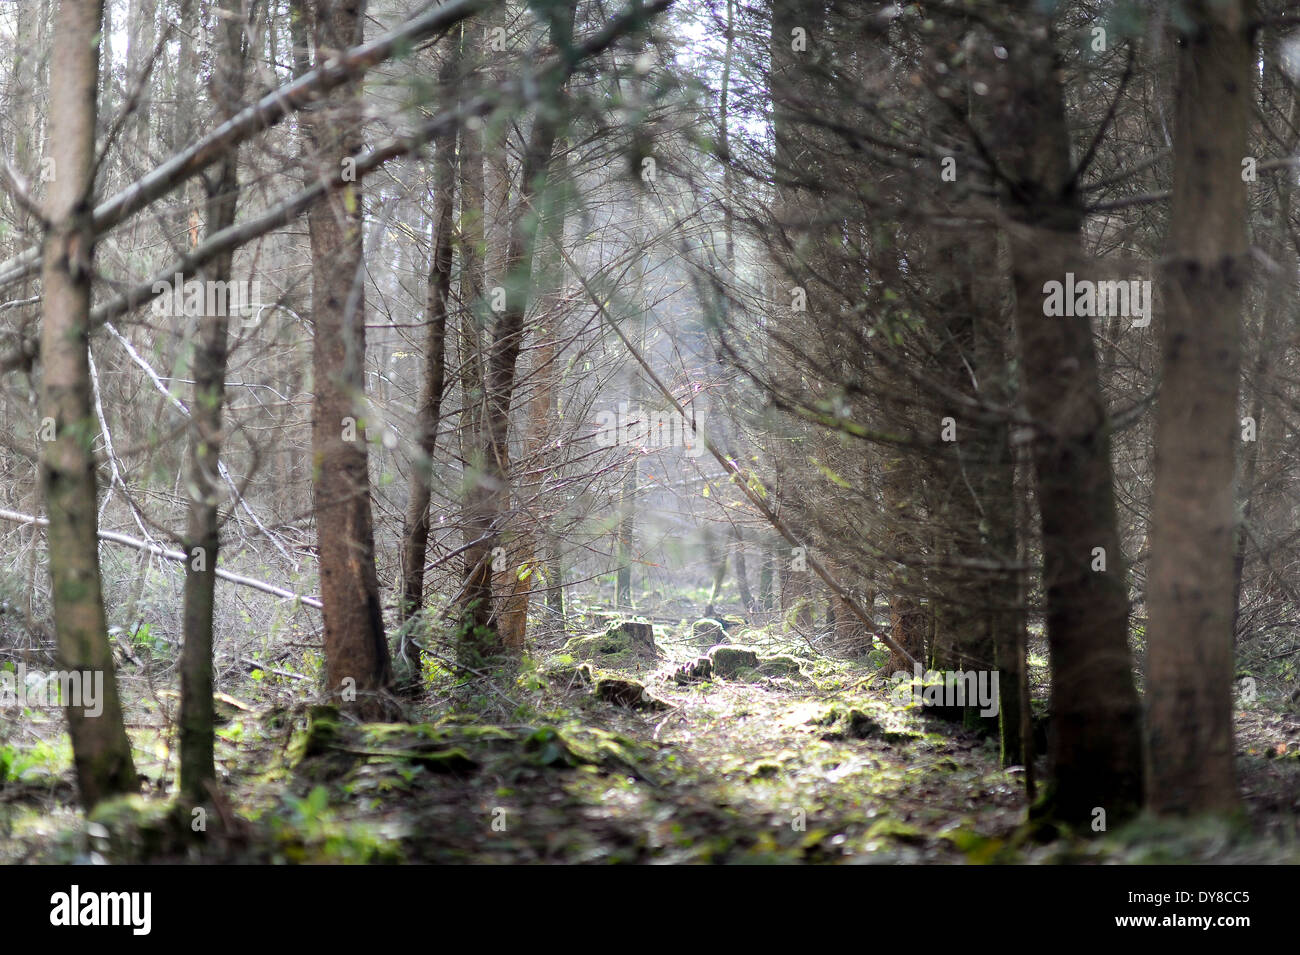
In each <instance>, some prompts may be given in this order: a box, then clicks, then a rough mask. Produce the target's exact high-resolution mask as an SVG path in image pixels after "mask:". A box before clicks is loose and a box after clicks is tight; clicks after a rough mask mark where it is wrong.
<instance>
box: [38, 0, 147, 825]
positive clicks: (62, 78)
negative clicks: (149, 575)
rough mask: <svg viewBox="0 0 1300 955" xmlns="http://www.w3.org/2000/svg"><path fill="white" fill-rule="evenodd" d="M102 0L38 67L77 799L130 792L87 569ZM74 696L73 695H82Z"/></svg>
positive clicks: (70, 19)
mask: <svg viewBox="0 0 1300 955" xmlns="http://www.w3.org/2000/svg"><path fill="white" fill-rule="evenodd" d="M102 13H103V8H102V0H62V2H61V3H60V5H59V12H58V18H57V23H56V27H55V32H54V50H53V55H52V59H51V65H50V125H49V130H50V137H49V142H50V145H49V149H50V157H51V158H52V159H53V160H54V164H55V169H56V170H57V174H56V175H55V177H54V180H53V182H51V183H50V191H49V199H48V205H47V211H46V215H47V219H48V226H47V228H46V230H45V241H44V245H43V248H42V268H41V284H42V288H43V296H42V303H41V322H42V324H41V365H42V376H41V414H42V416H43V418H45V419H49V420H51V421H53V423H54V438H53V440H52V441H47V442H46V443H45V444H44V447H43V451H44V453H43V455H42V462H41V463H42V467H41V488H42V490H43V492H44V495H45V507H46V512H47V513H48V515H49V529H48V531H47V532H46V533H47V539H48V541H49V551H50V579H51V583H52V596H53V605H54V626H55V632H56V635H57V641H58V660H59V666H60V668H62V669H64V670H71V671H76V672H80V673H82V674H83V676H82V679H83V680H84V679H86V677H87V676H89V675H90V674H94V676H93V677H92V679H94V680H96V681H97V679H98V678H99V677H100V676H102V678H103V684H104V685H103V691H102V696H101V699H100V700H99V701H98V704H99V706H101V707H102V709H100V711H99V712H98V713H95V711H94V710H93V709H92V708H90V707H87V706H80V705H69V706H68V707H67V713H68V733H69V735H70V736H71V737H72V755H73V763H74V765H75V767H76V771H77V785H78V787H79V789H80V792H81V802H82V805H83V806H85V807H86V808H87V809H89V808H91V807H93V806H94V805H95V804H97V803H98V802H100V801H101V800H103V799H106V798H108V797H111V796H115V795H120V794H123V793H130V792H135V791H137V790H138V789H139V785H140V784H139V780H138V779H137V778H136V774H135V765H134V763H133V762H132V759H131V743H130V740H128V739H127V735H126V729H125V727H124V725H123V720H122V704H121V701H120V699H119V698H118V693H117V679H116V676H115V675H114V673H113V655H112V650H111V648H110V646H109V642H108V624H107V621H106V619H105V615H104V598H103V590H102V586H101V582H100V576H99V539H98V536H97V535H98V532H99V526H98V516H97V514H96V512H95V505H96V503H97V501H98V493H97V492H98V488H97V486H96V485H97V482H96V477H95V456H94V443H95V436H96V434H97V431H98V428H97V427H96V424H95V415H94V411H93V409H92V407H91V395H90V352H89V334H90V330H89V320H90V280H91V261H92V256H93V251H94V240H95V235H94V232H93V231H92V230H91V224H90V212H91V209H92V208H93V207H94V160H95V96H96V93H97V90H98V77H99V40H98V36H99V32H100V22H101V17H102ZM81 702H86V700H85V698H84V694H83V700H82V701H81Z"/></svg>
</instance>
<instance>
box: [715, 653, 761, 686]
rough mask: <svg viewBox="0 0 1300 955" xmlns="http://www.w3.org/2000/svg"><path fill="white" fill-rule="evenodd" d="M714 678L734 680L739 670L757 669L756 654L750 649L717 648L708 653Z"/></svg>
mask: <svg viewBox="0 0 1300 955" xmlns="http://www.w3.org/2000/svg"><path fill="white" fill-rule="evenodd" d="M709 659H710V660H711V661H712V662H713V674H714V676H719V677H722V678H723V679H724V680H727V679H735V678H736V677H737V676H738V675H739V674H740V671H741V670H744V669H750V670H756V669H758V653H757V651H755V650H753V649H751V648H750V647H732V646H717V647H714V648H713V649H711V650H710V651H709Z"/></svg>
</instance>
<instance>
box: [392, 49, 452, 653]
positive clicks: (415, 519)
mask: <svg viewBox="0 0 1300 955" xmlns="http://www.w3.org/2000/svg"><path fill="white" fill-rule="evenodd" d="M459 71H460V56H459V48H457V50H456V52H455V53H453V54H449V55H448V56H447V60H446V62H445V63H444V64H443V67H442V71H441V73H442V75H441V88H442V89H443V90H444V91H447V90H450V89H451V87H452V84H453V83H455V81H456V77H457V74H458V73H459ZM433 148H434V172H433V189H434V194H435V199H434V212H433V242H432V245H433V254H432V259H431V262H430V264H429V287H428V298H427V302H428V311H427V313H426V315H425V321H426V322H427V323H428V329H427V331H426V336H425V347H424V352H425V353H424V381H423V382H422V384H421V386H420V399H419V405H418V407H417V408H416V415H417V425H416V427H417V428H418V434H419V438H418V450H417V452H416V460H415V462H414V465H413V467H412V469H411V497H410V501H409V502H408V504H407V509H406V533H405V535H404V536H403V540H402V599H401V606H400V608H399V613H400V614H401V619H402V621H403V622H405V621H407V620H409V619H410V618H411V617H413V616H414V615H415V614H417V613H419V610H420V607H421V606H422V605H423V603H424V562H425V557H426V554H427V553H428V546H429V498H430V496H431V493H432V484H433V452H434V449H435V447H436V445H437V442H438V426H439V424H440V423H441V421H442V393H443V390H444V387H445V385H446V364H447V363H446V352H447V304H448V301H449V300H450V297H451V265H452V233H453V232H454V231H455V227H456V222H455V212H454V209H455V196H456V128H455V127H454V126H452V127H448V130H447V132H446V133H445V134H443V135H441V136H439V137H438V138H437V139H435V140H434V143H433ZM406 647H409V648H410V649H409V650H406V651H405V653H406V659H407V662H408V663H410V664H412V665H415V666H417V667H418V664H419V659H418V657H419V653H418V652H417V651H416V650H415V645H414V644H413V643H409V642H408V643H407V644H406Z"/></svg>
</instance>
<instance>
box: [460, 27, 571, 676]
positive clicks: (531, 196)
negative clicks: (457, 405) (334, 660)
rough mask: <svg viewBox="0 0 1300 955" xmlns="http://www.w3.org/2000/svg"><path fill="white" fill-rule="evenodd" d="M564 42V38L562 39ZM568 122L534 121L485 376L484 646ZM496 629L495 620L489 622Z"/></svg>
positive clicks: (478, 516)
mask: <svg viewBox="0 0 1300 955" xmlns="http://www.w3.org/2000/svg"><path fill="white" fill-rule="evenodd" d="M573 17H574V8H572V7H567V8H565V9H563V10H560V9H558V8H557V9H555V10H553V11H552V16H551V27H550V28H551V35H552V39H553V41H554V42H555V43H556V44H557V45H558V46H560V47H561V48H567V46H568V45H569V44H570V43H571V41H572V33H573ZM557 33H558V34H561V35H558V36H557ZM561 121H562V120H561V117H560V116H559V115H558V112H557V110H556V104H555V103H553V102H549V103H543V104H542V106H541V107H539V109H538V111H537V117H536V119H535V120H534V121H533V129H532V133H531V134H530V136H529V141H528V145H527V147H526V148H525V151H524V161H523V166H522V168H521V170H520V185H519V198H518V200H517V201H516V203H515V206H514V208H513V210H512V211H511V214H510V223H509V235H510V239H509V243H508V245H507V249H506V256H505V286H504V292H505V307H504V308H503V309H502V311H501V312H500V314H499V315H498V316H497V319H496V321H495V322H494V323H493V328H492V343H491V346H490V347H489V350H488V356H487V368H486V370H485V387H486V407H485V409H484V412H485V416H484V420H483V427H482V433H481V440H482V443H481V454H482V474H481V475H480V476H479V478H478V480H477V481H476V482H475V484H474V486H473V487H472V488H471V489H470V491H469V498H468V500H469V507H468V509H467V510H468V516H469V527H470V533H471V534H472V535H473V538H472V539H474V540H477V541H480V543H479V544H478V545H477V546H476V547H475V548H473V549H471V550H470V551H468V552H467V553H466V562H467V564H468V565H469V577H468V579H467V580H466V582H465V586H464V588H463V590H464V598H463V599H464V601H465V607H466V609H467V610H468V611H469V613H470V616H469V619H468V621H467V622H468V623H470V624H472V625H473V628H472V629H468V628H467V638H468V639H469V641H470V642H471V643H474V642H476V641H477V640H478V633H477V631H478V627H479V626H481V625H482V624H481V621H482V615H483V614H485V613H489V612H490V608H491V599H492V549H493V548H494V547H496V546H497V544H498V542H499V540H500V533H501V526H500V525H501V523H502V521H503V520H504V518H505V515H506V512H507V511H508V509H509V507H510V446H509V440H508V438H509V430H510V403H511V400H512V399H513V397H514V390H515V372H516V366H517V364H518V360H519V352H520V350H521V348H522V346H523V337H524V317H525V314H526V312H527V307H528V300H529V296H530V293H531V290H532V272H533V251H534V239H535V238H536V234H537V216H536V215H535V214H533V212H534V204H535V203H536V202H537V200H538V197H539V196H541V195H543V194H544V192H545V189H546V185H547V179H546V175H547V168H548V165H549V163H550V160H551V154H552V152H553V151H554V148H555V142H556V139H557V138H558V135H559V132H560V129H559V127H560V123H561ZM487 622H490V618H489V621H487ZM493 640H494V643H496V644H497V646H483V647H477V648H476V649H477V650H478V652H479V653H480V655H482V654H490V653H492V652H494V651H496V650H498V649H506V650H508V651H510V652H517V651H518V650H519V649H521V648H519V647H500V640H499V638H493Z"/></svg>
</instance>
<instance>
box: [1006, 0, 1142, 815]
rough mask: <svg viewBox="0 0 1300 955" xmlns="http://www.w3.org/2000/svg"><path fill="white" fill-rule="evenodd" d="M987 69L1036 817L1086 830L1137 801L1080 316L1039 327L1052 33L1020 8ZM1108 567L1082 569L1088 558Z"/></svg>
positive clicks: (1071, 191) (1107, 505)
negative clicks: (1044, 734)
mask: <svg viewBox="0 0 1300 955" xmlns="http://www.w3.org/2000/svg"><path fill="white" fill-rule="evenodd" d="M1011 20H1012V22H1011V23H1010V25H1009V26H1010V28H1009V30H1008V32H1007V38H1006V41H1005V43H1006V49H1007V52H1008V55H1007V59H1006V62H1005V63H1003V64H1001V65H1000V66H997V67H995V68H996V69H998V71H999V74H1000V75H999V76H998V80H999V82H998V85H997V87H995V89H994V90H993V94H992V95H993V99H992V101H991V103H990V105H991V106H992V107H993V111H992V112H991V114H990V115H991V117H992V121H993V122H996V123H997V129H998V132H997V135H996V136H995V137H993V138H992V139H989V140H986V141H988V142H991V143H993V144H994V148H995V152H996V159H997V161H998V163H999V165H1000V167H1001V169H1002V171H1003V173H1004V175H1005V176H1006V177H1007V181H1008V187H1009V193H1010V195H1009V197H1008V202H1007V212H1008V214H1009V216H1010V219H1011V221H1010V222H1009V223H1008V226H1007V232H1008V239H1009V245H1010V249H1011V259H1012V277H1013V281H1014V283H1015V292H1016V306H1015V324H1016V332H1017V336H1018V339H1019V350H1020V365H1021V369H1022V371H1021V374H1022V376H1023V384H1022V396H1023V401H1024V405H1025V408H1026V410H1027V411H1028V413H1029V415H1030V416H1031V417H1032V419H1033V420H1034V422H1035V426H1036V430H1037V434H1036V440H1035V443H1034V446H1033V464H1034V474H1035V478H1036V480H1037V485H1038V488H1037V489H1038V506H1039V510H1040V513H1041V517H1042V535H1043V584H1044V589H1045V592H1046V597H1047V637H1048V645H1049V650H1048V652H1049V657H1050V660H1051V666H1052V700H1051V709H1052V737H1051V744H1050V762H1051V766H1052V769H1051V779H1050V781H1049V784H1048V786H1046V787H1044V790H1045V791H1044V794H1043V795H1044V799H1043V800H1042V801H1041V802H1040V805H1039V807H1038V811H1039V812H1040V813H1042V814H1044V815H1054V816H1056V817H1057V818H1059V819H1061V820H1062V821H1065V822H1067V823H1070V824H1072V825H1075V826H1078V827H1080V828H1081V829H1083V830H1084V831H1087V829H1086V827H1087V826H1088V825H1089V824H1090V823H1091V822H1092V820H1093V818H1094V815H1093V810H1094V809H1096V808H1101V809H1104V810H1105V812H1106V814H1107V824H1108V825H1113V824H1114V822H1116V821H1119V820H1122V819H1124V818H1126V817H1128V816H1130V815H1132V814H1133V813H1135V812H1136V811H1137V810H1138V808H1139V807H1140V806H1141V804H1142V765H1143V759H1142V740H1141V729H1140V717H1141V714H1140V707H1139V703H1138V697H1137V690H1136V687H1135V685H1134V682H1133V670H1132V658H1131V654H1130V652H1129V647H1128V612H1129V606H1128V593H1127V587H1126V584H1125V580H1124V568H1123V566H1122V555H1121V553H1120V540H1119V531H1118V523H1117V519H1116V513H1115V498H1114V491H1113V477H1112V473H1111V462H1110V440H1109V436H1108V431H1107V421H1106V412H1105V406H1104V404H1103V402H1102V396H1101V390H1100V385H1099V382H1098V377H1097V358H1096V352H1095V350H1094V347H1093V341H1092V329H1091V327H1090V325H1089V321H1088V319H1087V318H1049V317H1047V316H1045V315H1044V312H1043V286H1044V284H1045V283H1046V282H1048V281H1062V280H1063V279H1064V277H1065V273H1066V272H1067V271H1077V270H1078V266H1077V264H1076V263H1077V262H1078V259H1079V251H1080V250H1079V230H1080V226H1081V224H1082V221H1083V212H1082V207H1081V204H1080V200H1079V194H1078V192H1077V183H1076V172H1075V167H1074V165H1073V164H1072V162H1071V158H1070V139H1069V129H1068V126H1067V123H1066V116H1065V107H1064V101H1063V94H1062V90H1061V83H1060V76H1059V69H1060V64H1059V63H1058V62H1057V58H1056V55H1055V50H1054V47H1053V42H1054V41H1053V30H1052V29H1051V24H1050V23H1049V21H1048V19H1047V17H1046V16H1045V15H1044V14H1043V13H1042V12H1041V11H1040V9H1039V6H1038V4H1037V3H1035V2H1033V0H1021V2H1020V3H1018V4H1017V5H1016V9H1015V13H1014V14H1013V15H1012V17H1011ZM1097 547H1101V548H1103V549H1104V551H1105V555H1106V560H1107V563H1106V570H1105V571H1104V572H1096V571H1093V570H1092V566H1093V564H1092V561H1093V557H1092V555H1093V552H1094V548H1097Z"/></svg>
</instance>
